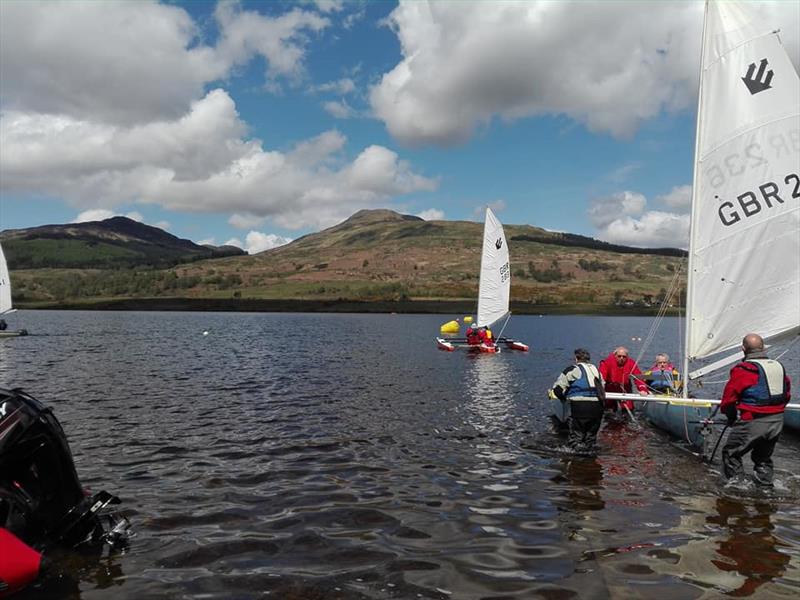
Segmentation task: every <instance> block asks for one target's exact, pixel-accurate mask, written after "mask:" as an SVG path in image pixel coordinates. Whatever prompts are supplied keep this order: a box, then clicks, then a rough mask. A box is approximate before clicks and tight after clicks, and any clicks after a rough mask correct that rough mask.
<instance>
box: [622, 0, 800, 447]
mask: <svg viewBox="0 0 800 600" xmlns="http://www.w3.org/2000/svg"><path fill="white" fill-rule="evenodd" d="M753 10H754V9H753V5H752V4H751V3H747V2H727V1H726V2H716V1H707V2H706V9H705V22H704V30H703V43H702V58H701V76H700V90H699V97H698V105H697V106H698V109H697V130H696V138H695V166H694V178H693V186H692V213H691V227H690V240H689V258H688V273H687V279H688V286H687V300H686V322H685V336H684V358H683V378H684V382H683V392H682V395H683V397H682V398H681V397H678V398H674V399H668V400H664V399H663V398H662V399H655V398H654V397H652V396H650V397H641V396H637V395H630V394H609V395H608V396H609V397H610V398H615V399H617V400H621V399H626V398H630V399H633V400H634V401H644V406H643V408H642V410H643V412H644V414H645V416H646V418H647V419H648V420H649V421H650V422H651V423H653V424H654V425H656V426H658V427H660V428H663V429H665V430H667V431H668V432H670V433H671V434H673V435H675V436H677V437H680V438H683V439H685V440H687V441H688V442H690V443H691V444H692V445H693V446H696V447H698V448H705V447H706V444H707V442H708V437H709V435H710V433H711V429H712V428H711V423H710V417H711V416H712V415H713V414H714V408H713V407H714V406H716V405H718V404H719V400H716V399H714V400H700V399H693V398H690V397H689V380H694V379H698V378H700V377H702V376H703V375H707V374H709V373H712V372H715V371H717V370H719V369H723V368H725V367H727V366H730V365H731V364H733V363H734V362H737V361H738V360H740V359H741V358H742V353H741V351H740V350H739V347H740V344H741V340H742V337H743V336H744V335H745V334H747V333H750V332H754V333H758V334H760V335H761V336H762V337H763V338H764V340H765V342H766V343H767V344H768V345H774V344H777V343H782V342H785V341H793V340H794V341H796V340H797V339H798V338H797V336H798V333H800V301H798V295H799V294H800V175H799V174H798V171H800V169H798V164H800V161H799V158H798V147H797V140H798V132H800V79H798V75H797V72H796V71H795V69H794V67H793V65H792V63H791V61H790V59H789V56H788V55H787V53H786V51H785V49H784V48H783V46H782V45H781V42H780V39H779V37H778V33H777V32H776V31H773V30H771V29H770V28H768V27H765V26H763V25H762V24H760V23H759V22H758V20H757V19H756V15H755V14H753ZM720 356H721V358H719V357H720ZM715 357H717V358H716V360H714V362H712V363H711V364H708V361H710V360H713V359H714V358H715ZM701 361H702V362H701ZM787 409H789V410H787V413H786V414H787V415H790V413H791V416H789V417H788V419H787V420H791V419H795V418H796V412H795V411H796V410H797V409H800V404H789V405H788V406H787Z"/></svg>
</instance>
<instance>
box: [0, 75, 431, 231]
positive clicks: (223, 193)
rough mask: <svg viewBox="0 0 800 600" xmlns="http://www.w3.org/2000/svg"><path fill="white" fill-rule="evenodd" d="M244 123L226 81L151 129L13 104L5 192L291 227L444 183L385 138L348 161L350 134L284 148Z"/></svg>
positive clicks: (6, 117)
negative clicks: (253, 135)
mask: <svg viewBox="0 0 800 600" xmlns="http://www.w3.org/2000/svg"><path fill="white" fill-rule="evenodd" d="M245 131H246V126H245V124H244V123H243V122H242V121H241V120H240V119H239V116H238V114H237V112H236V107H235V105H234V103H233V100H232V99H231V98H230V96H229V95H228V94H227V93H226V92H225V91H224V90H221V89H217V90H212V91H211V92H209V93H208V94H207V95H206V96H205V98H203V99H201V100H199V101H197V102H194V103H193V104H192V105H191V108H190V110H189V111H188V112H187V113H186V114H184V115H183V116H181V117H179V118H177V119H175V120H172V121H157V122H152V123H148V124H145V125H131V126H123V125H108V124H105V125H104V124H98V123H93V122H90V121H84V120H77V119H73V118H70V117H66V116H53V115H42V114H36V113H25V112H17V111H7V112H3V113H2V114H0V138H1V139H2V140H3V152H2V153H0V171H1V172H2V174H3V177H2V179H1V180H0V186H2V188H0V191H2V192H3V193H10V194H13V195H22V196H24V195H47V196H51V197H61V198H64V199H66V200H68V201H69V202H70V203H71V204H72V205H73V206H76V207H79V208H105V209H107V210H113V209H114V207H115V206H118V205H120V204H123V203H129V202H143V203H152V204H158V205H160V206H162V207H164V208H166V209H169V210H175V211H187V212H222V213H233V214H239V215H249V216H251V217H260V218H264V217H271V218H273V220H274V222H275V223H277V224H278V225H279V226H282V227H288V228H292V229H295V228H301V227H325V226H328V225H332V224H334V223H337V222H339V221H341V220H342V219H344V218H346V217H348V216H350V215H351V214H352V213H353V212H355V211H356V210H358V209H360V208H367V207H374V206H379V205H381V204H385V203H386V202H388V201H390V200H391V198H392V197H394V196H397V195H402V194H407V193H411V192H416V191H426V190H428V191H429V190H433V189H435V188H436V187H437V185H438V182H437V181H436V180H435V179H430V178H427V177H424V176H422V175H419V174H417V173H415V172H414V171H413V169H412V168H411V166H410V164H409V163H408V162H406V161H404V160H402V159H401V158H400V157H399V156H398V155H397V154H396V153H395V152H393V151H392V150H389V149H388V148H384V147H382V146H369V147H367V148H365V149H364V150H363V151H362V152H361V153H360V154H359V155H358V156H356V157H355V159H353V160H352V161H351V162H348V160H347V157H346V156H344V147H345V145H346V142H347V140H346V138H345V137H344V136H343V135H342V134H341V133H339V132H337V131H328V132H324V133H322V134H320V135H319V136H317V137H315V138H312V139H309V140H305V141H303V142H301V143H299V144H297V145H296V146H295V147H294V148H293V149H292V150H291V151H289V152H286V153H283V152H278V151H274V150H267V149H265V148H264V147H263V146H262V144H261V142H260V140H256V139H250V140H248V139H245V138H244V137H243V136H244V133H245ZM98 198H101V199H103V202H104V205H103V206H101V207H98V206H97V202H98V200H97V199H98Z"/></svg>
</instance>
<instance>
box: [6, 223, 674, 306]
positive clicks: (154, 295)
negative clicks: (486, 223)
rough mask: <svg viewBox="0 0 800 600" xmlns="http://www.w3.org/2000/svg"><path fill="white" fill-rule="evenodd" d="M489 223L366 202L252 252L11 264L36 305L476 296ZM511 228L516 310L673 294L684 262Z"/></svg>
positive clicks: (18, 285)
mask: <svg viewBox="0 0 800 600" xmlns="http://www.w3.org/2000/svg"><path fill="white" fill-rule="evenodd" d="M27 231H31V230H27ZM159 231H160V230H159ZM482 231H483V224H482V223H476V222H469V221H424V220H422V219H420V218H418V217H413V216H408V215H400V214H398V213H395V212H392V211H389V210H371V211H360V212H358V213H356V214H355V215H353V216H352V217H350V218H349V219H347V220H346V221H344V222H342V223H339V224H338V225H336V226H334V227H330V228H328V229H326V230H324V231H320V232H318V233H314V234H310V235H306V236H304V237H302V238H299V239H297V240H295V241H293V242H291V243H290V244H287V245H285V246H281V247H279V248H275V249H272V250H268V251H265V252H261V253H259V254H256V255H253V256H248V255H241V256H230V257H223V258H216V259H213V260H209V259H201V260H194V261H192V262H181V263H179V264H173V265H171V266H169V267H163V268H162V267H160V266H158V265H153V264H146V263H141V264H139V265H138V266H136V267H134V268H131V267H128V268H117V269H108V268H101V269H100V268H96V269H87V268H82V269H63V268H58V267H59V264H58V263H51V264H49V265H47V266H48V267H49V268H42V269H31V268H24V269H20V268H19V263H17V264H14V263H13V262H11V261H10V263H11V268H12V270H14V272H13V273H12V278H13V281H14V291H15V297H16V298H17V303H18V304H19V305H29V306H37V305H42V304H47V303H50V304H52V305H58V304H60V305H64V304H70V305H74V304H81V303H97V302H103V303H104V306H108V305H113V303H114V302H115V301H117V300H119V301H122V300H125V301H126V302H125V304H124V305H125V306H126V307H131V306H136V305H137V303H136V300H137V299H138V300H139V301H140V304H141V303H144V302H145V300H146V299H148V300H147V302H148V303H149V305H150V306H159V305H161V306H167V305H169V306H170V307H176V306H180V299H185V300H186V301H187V302H189V301H191V302H195V303H199V305H201V306H202V305H203V301H207V306H212V305H213V306H214V307H219V306H220V305H221V304H220V303H222V305H224V304H225V302H228V305H229V306H230V307H232V308H236V307H237V306H238V307H240V308H242V309H245V308H246V309H251V308H258V307H259V306H261V307H267V308H268V307H269V306H280V307H281V308H284V307H288V308H290V307H291V306H292V304H291V303H292V302H295V301H298V300H304V301H307V305H308V306H312V305H313V306H330V305H331V303H344V302H367V303H392V302H406V303H407V302H409V301H414V302H417V303H418V304H419V303H421V302H426V303H429V302H430V301H463V302H462V303H463V304H465V305H471V304H473V303H474V302H475V298H476V297H477V289H478V272H479V269H480V249H481V243H482ZM505 232H506V238H507V239H508V243H509V249H510V252H511V269H512V289H511V298H512V305H515V308H514V310H516V311H526V310H538V308H537V307H541V306H544V305H548V306H554V305H555V306H571V307H583V309H585V310H594V309H596V308H597V307H610V306H618V307H633V306H639V307H643V308H646V307H649V306H654V305H656V304H657V303H659V302H660V300H662V299H663V298H664V296H665V295H666V294H667V290H669V289H670V288H671V285H672V284H673V283H674V280H675V279H676V273H677V272H680V270H681V266H682V264H683V262H684V259H683V256H684V254H685V253H684V252H682V251H680V250H676V249H656V250H652V249H646V250H645V249H638V248H630V247H626V246H615V245H611V244H607V243H604V242H600V241H597V240H594V239H591V238H587V237H584V236H578V235H574V234H565V233H556V232H549V231H546V230H544V229H541V228H537V227H532V226H530V225H505ZM162 233H163V232H162ZM165 235H169V234H165ZM5 236H6V233H4V234H3V238H2V239H3V245H4V247H6V241H5ZM171 237H172V236H171ZM174 239H177V238H174ZM31 241H39V242H40V243H41V242H43V241H45V240H44V239H42V238H35V239H34V238H32V239H31ZM184 241H185V240H184ZM189 243H191V242H189ZM98 245H99V244H98ZM41 247H44V246H41ZM114 247H115V248H124V249H128V250H130V249H132V248H134V247H136V246H135V245H128V246H119V245H115V246H114ZM84 251H85V252H86V253H89V254H91V252H92V251H93V250H92V249H91V248H85V249H84ZM7 253H8V254H11V253H10V252H7ZM84 260H86V259H85V258H84ZM108 260H110V261H112V262H113V260H116V259H108ZM120 260H121V259H120ZM40 264H42V266H45V265H46V264H47V262H46V261H44V260H43V261H42V262H41V263H40ZM86 264H90V263H88V262H87V263H84V266H85V265H86ZM145 265H147V266H145ZM678 283H680V284H681V285H679V287H681V288H682V282H678ZM167 300H169V302H167ZM270 302H271V303H273V304H269V303H270ZM675 302H676V303H678V302H680V299H678V298H676V299H675ZM259 303H260V304H259ZM275 303H278V304H275ZM308 303H311V304H308ZM315 303H316V304H315ZM187 305H188V304H187ZM426 306H428V304H426Z"/></svg>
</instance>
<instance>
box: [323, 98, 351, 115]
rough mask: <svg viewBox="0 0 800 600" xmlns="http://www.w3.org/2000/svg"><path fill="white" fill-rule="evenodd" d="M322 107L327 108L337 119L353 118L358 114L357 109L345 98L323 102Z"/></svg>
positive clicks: (327, 111) (326, 110)
mask: <svg viewBox="0 0 800 600" xmlns="http://www.w3.org/2000/svg"><path fill="white" fill-rule="evenodd" d="M322 108H323V109H325V112H326V113H328V114H329V115H331V116H332V117H336V118H337V119H351V118H353V117H355V116H356V115H357V114H358V113H357V112H356V111H355V109H353V108H352V107H351V106H350V105H349V104H347V102H345V101H344V100H339V101H336V100H331V101H329V102H323V103H322Z"/></svg>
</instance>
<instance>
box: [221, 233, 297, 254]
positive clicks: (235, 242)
mask: <svg viewBox="0 0 800 600" xmlns="http://www.w3.org/2000/svg"><path fill="white" fill-rule="evenodd" d="M291 241H292V239H291V238H285V237H282V236H279V235H275V234H274V233H261V232H260V231H251V232H250V233H248V234H247V237H246V238H245V242H244V243H242V240H240V239H239V238H231V239H229V240H228V241H227V242H225V244H224V245H225V246H236V247H237V248H241V249H242V250H246V251H247V253H248V254H257V253H258V252H263V251H264V250H270V249H272V248H277V247H278V246H283V245H285V244H288V243H289V242H291Z"/></svg>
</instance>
